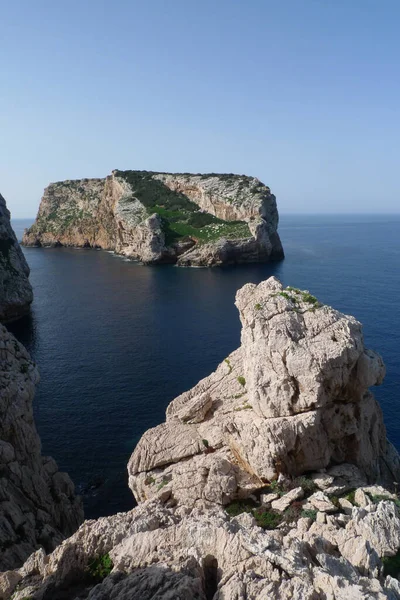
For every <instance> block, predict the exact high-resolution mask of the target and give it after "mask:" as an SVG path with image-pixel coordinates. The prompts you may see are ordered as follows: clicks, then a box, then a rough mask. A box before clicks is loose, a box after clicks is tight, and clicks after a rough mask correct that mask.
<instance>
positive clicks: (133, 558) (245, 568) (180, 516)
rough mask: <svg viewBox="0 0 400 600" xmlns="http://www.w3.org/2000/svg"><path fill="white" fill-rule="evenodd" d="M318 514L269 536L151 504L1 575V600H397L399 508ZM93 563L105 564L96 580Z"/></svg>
mask: <svg viewBox="0 0 400 600" xmlns="http://www.w3.org/2000/svg"><path fill="white" fill-rule="evenodd" d="M318 514H319V515H321V516H323V519H319V518H315V516H314V518H310V517H307V516H301V515H300V516H298V517H297V518H296V519H295V520H294V521H292V522H291V523H286V522H283V524H282V525H280V526H279V528H277V529H275V530H264V529H262V528H261V527H259V526H258V525H257V522H256V519H255V518H254V516H253V515H252V514H251V513H242V514H240V515H238V516H236V517H231V518H230V517H229V516H228V515H227V514H226V512H225V511H224V510H223V509H222V508H221V507H218V506H216V505H211V506H209V507H207V508H205V507H198V508H192V509H190V508H188V507H184V506H174V505H173V504H171V503H169V504H168V503H167V504H162V503H161V502H160V501H159V500H157V499H155V500H148V501H146V502H144V503H143V504H141V505H140V506H139V507H137V508H135V509H134V510H132V511H130V512H128V513H124V514H117V515H114V516H112V517H106V518H102V519H98V520H97V521H87V522H86V523H84V524H83V525H82V526H81V527H80V529H79V530H78V531H77V532H76V533H75V534H74V535H73V536H72V537H71V538H69V539H68V540H66V541H65V542H63V543H62V544H61V545H60V546H59V547H58V548H57V549H56V550H55V551H54V552H53V553H52V554H51V555H49V556H46V554H45V553H44V552H43V551H41V550H39V551H38V552H36V553H35V554H33V555H32V556H31V557H30V558H29V560H28V561H27V562H26V563H25V565H24V566H23V567H22V568H21V569H19V570H17V571H8V572H6V573H3V574H0V598H1V599H3V600H5V599H8V598H10V597H11V595H12V598H13V600H23V599H24V598H27V597H29V598H32V600H39V599H41V600H50V599H51V600H61V599H62V598H69V599H71V600H73V599H75V600H78V599H80V598H89V599H90V600H111V599H112V600H127V599H128V598H129V599H132V600H139V599H140V600H153V599H156V598H157V599H165V600H167V599H168V600H171V599H185V600H192V599H198V600H259V599H262V600H269V599H270V598H274V599H276V600H292V599H296V600H350V599H351V600H353V599H357V600H361V599H368V600H374V599H375V600H384V599H389V600H399V598H400V584H399V582H398V581H397V579H393V578H392V577H390V576H387V577H385V574H384V570H383V562H382V558H384V557H390V556H393V555H395V554H396V553H397V552H398V549H399V546H400V538H399V532H400V517H399V511H398V509H397V507H396V505H395V504H394V502H393V501H391V500H383V501H380V502H379V503H378V504H373V505H372V507H371V511H370V512H369V513H368V514H366V513H365V510H364V509H362V508H357V507H353V514H352V518H350V517H345V515H342V514H338V515H337V516H336V515H335V516H329V515H328V517H326V516H325V515H324V514H323V513H318ZM317 517H318V515H317ZM96 558H97V563H100V562H103V564H107V565H108V568H107V569H105V570H104V572H103V573H102V574H101V575H100V576H99V577H98V578H96V577H95V575H96V573H94V572H93V564H95V563H94V561H95V560H96ZM110 559H111V560H110Z"/></svg>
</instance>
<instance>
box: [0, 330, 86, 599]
mask: <svg viewBox="0 0 400 600" xmlns="http://www.w3.org/2000/svg"><path fill="white" fill-rule="evenodd" d="M38 380H39V376H38V372H37V369H36V366H35V364H34V363H33V362H32V361H31V359H30V356H29V354H28V352H27V351H26V350H25V348H24V347H23V346H22V345H21V344H20V343H19V342H18V341H17V340H16V339H15V337H14V336H13V335H11V333H9V332H8V331H7V329H6V328H5V327H3V326H2V325H0V568H1V569H3V570H4V569H10V568H13V567H16V566H20V565H21V564H22V562H23V561H24V560H25V559H26V558H27V557H28V556H29V555H30V554H31V553H32V552H33V551H35V550H37V548H39V547H43V548H44V549H46V551H47V552H50V551H51V550H53V549H54V548H55V547H56V546H57V545H58V544H59V543H60V542H61V541H62V540H63V539H64V538H65V537H66V536H69V535H71V534H72V533H73V532H74V531H75V530H76V529H77V527H78V526H79V524H80V523H81V522H82V520H83V510H82V504H81V501H80V499H79V498H77V497H75V495H74V486H73V484H72V481H71V480H70V478H69V477H68V475H67V474H66V473H60V472H59V470H58V467H57V465H56V463H55V461H54V460H53V459H52V458H51V457H49V456H41V446H40V439H39V436H38V434H37V431H36V428H35V424H34V420H33V412H32V400H33V397H34V393H35V384H36V383H37V382H38ZM6 597H8V596H6Z"/></svg>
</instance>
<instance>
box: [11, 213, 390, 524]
mask: <svg viewBox="0 0 400 600" xmlns="http://www.w3.org/2000/svg"><path fill="white" fill-rule="evenodd" d="M31 223H32V220H14V221H13V226H14V229H15V231H16V233H17V236H18V238H19V239H20V238H21V237H22V233H23V230H24V228H25V227H28V226H29V225H30V224H31ZM279 232H280V235H281V238H282V243H283V247H284V250H285V254H286V258H285V260H283V261H281V262H276V263H271V264H263V265H242V266H235V267H226V268H213V269H210V268H196V269H193V268H177V267H174V266H143V265H140V264H138V263H136V262H132V261H130V260H127V259H124V258H122V257H120V256H117V255H115V254H113V253H110V252H105V251H102V250H92V249H81V250H79V249H70V248H52V249H41V248H24V253H25V256H26V259H27V261H28V263H29V266H30V268H31V282H32V285H33V288H34V294H35V300H34V303H33V306H32V311H31V315H30V316H28V317H26V318H24V319H22V320H20V321H19V322H17V323H14V324H12V325H10V326H9V327H10V329H12V331H13V332H14V333H15V334H16V336H17V337H18V339H19V340H20V341H21V342H22V343H23V344H25V346H26V347H27V348H28V350H29V352H30V353H31V355H32V357H33V359H34V360H35V361H36V362H37V364H38V366H39V369H40V374H41V382H40V384H39V386H38V388H37V393H36V397H35V400H34V413H35V419H36V424H37V428H38V431H39V434H40V437H41V439H42V452H43V454H45V455H51V456H53V457H54V458H55V459H56V461H57V462H58V465H59V467H60V469H61V470H63V471H67V472H68V473H69V474H70V476H71V477H72V479H73V481H74V482H75V485H76V488H77V490H78V491H79V493H81V494H82V495H83V498H84V504H85V512H86V517H87V518H95V517H98V516H102V515H109V514H114V513H115V512H118V511H124V510H128V509H130V508H132V507H133V506H134V505H135V501H134V498H133V495H132V493H131V492H130V490H129V488H128V483H127V471H126V465H127V462H128V460H129V457H130V455H131V453H132V451H133V449H134V448H135V445H136V443H137V442H138V440H139V438H140V437H141V435H142V434H143V432H144V431H146V430H147V429H148V428H149V427H154V426H155V425H157V424H158V423H161V422H162V421H163V420H164V418H165V409H166V407H167V405H168V403H169V402H170V401H171V400H172V399H173V398H175V397H176V396H177V395H179V394H180V393H182V392H184V391H185V390H187V389H189V388H190V387H192V386H193V385H194V384H196V383H197V382H198V381H199V379H201V378H202V377H205V376H206V375H208V374H209V373H211V372H212V371H213V370H214V369H215V368H216V367H217V365H218V364H219V363H220V362H221V361H222V360H223V359H224V358H225V357H226V356H227V355H228V354H229V353H230V352H232V350H234V349H235V348H237V347H238V346H239V344H240V322H239V318H238V312H237V309H236V308H235V306H234V300H235V293H236V291H237V290H238V289H239V288H240V287H241V286H243V285H244V284H245V283H248V282H253V283H258V282H260V281H262V280H264V279H266V278H268V277H270V276H271V275H275V276H276V277H278V278H279V279H280V280H281V281H282V282H283V283H284V284H285V285H291V286H294V287H299V288H303V289H308V290H309V291H310V292H311V293H312V294H313V295H315V296H317V297H318V299H319V300H321V301H322V302H324V303H326V304H329V305H331V306H334V307H335V308H337V309H339V310H341V311H343V312H345V313H347V314H352V315H354V316H355V317H357V319H359V320H360V321H361V322H362V323H363V325H364V335H365V340H366V344H367V346H368V347H370V348H373V349H374V350H376V351H378V352H379V353H381V354H382V356H383V358H384V361H385V363H386V367H387V376H386V379H385V381H384V383H383V385H382V386H380V387H377V388H374V393H375V395H376V397H377V398H378V400H379V401H380V403H381V406H382V409H383V413H384V418H385V423H386V427H387V431H388V437H389V438H390V439H391V441H392V442H393V443H394V444H395V446H396V447H397V448H398V449H400V215H334V216H333V215H324V216H322V215H301V216H299V215H282V216H281V219H280V227H279Z"/></svg>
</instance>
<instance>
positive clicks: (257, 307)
mask: <svg viewBox="0 0 400 600" xmlns="http://www.w3.org/2000/svg"><path fill="white" fill-rule="evenodd" d="M254 308H255V309H256V310H261V309H262V306H261V304H260V303H259V302H257V304H256V305H255V307H254Z"/></svg>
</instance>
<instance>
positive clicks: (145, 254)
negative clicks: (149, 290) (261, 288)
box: [23, 171, 283, 266]
mask: <svg viewBox="0 0 400 600" xmlns="http://www.w3.org/2000/svg"><path fill="white" fill-rule="evenodd" d="M277 227H278V211H277V207H276V200H275V197H274V196H273V195H272V194H271V192H270V189H269V188H268V187H266V186H265V185H264V184H262V183H261V182H260V181H259V180H258V179H256V178H254V177H246V176H244V175H243V176H242V175H217V174H210V175H191V174H186V173H183V174H172V173H154V172H150V171H113V173H112V174H111V175H110V176H108V177H106V178H105V179H83V180H79V181H64V182H60V183H54V184H51V185H50V186H49V187H48V188H46V190H45V193H44V196H43V198H42V202H41V205H40V208H39V212H38V216H37V219H36V222H35V223H34V225H33V226H32V227H31V228H30V229H29V230H28V231H27V232H26V233H25V236H24V239H23V243H24V244H25V245H30V246H54V245H66V246H81V247H100V248H104V249H108V250H114V251H115V252H117V253H119V254H123V255H125V256H128V257H131V258H134V259H137V260H141V261H143V262H145V263H175V262H177V263H178V264H179V265H186V266H190V265H197V266H201V265H204V266H213V265H220V264H234V263H241V262H264V261H267V260H272V259H280V258H283V250H282V246H281V243H280V239H279V235H278V233H277Z"/></svg>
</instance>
